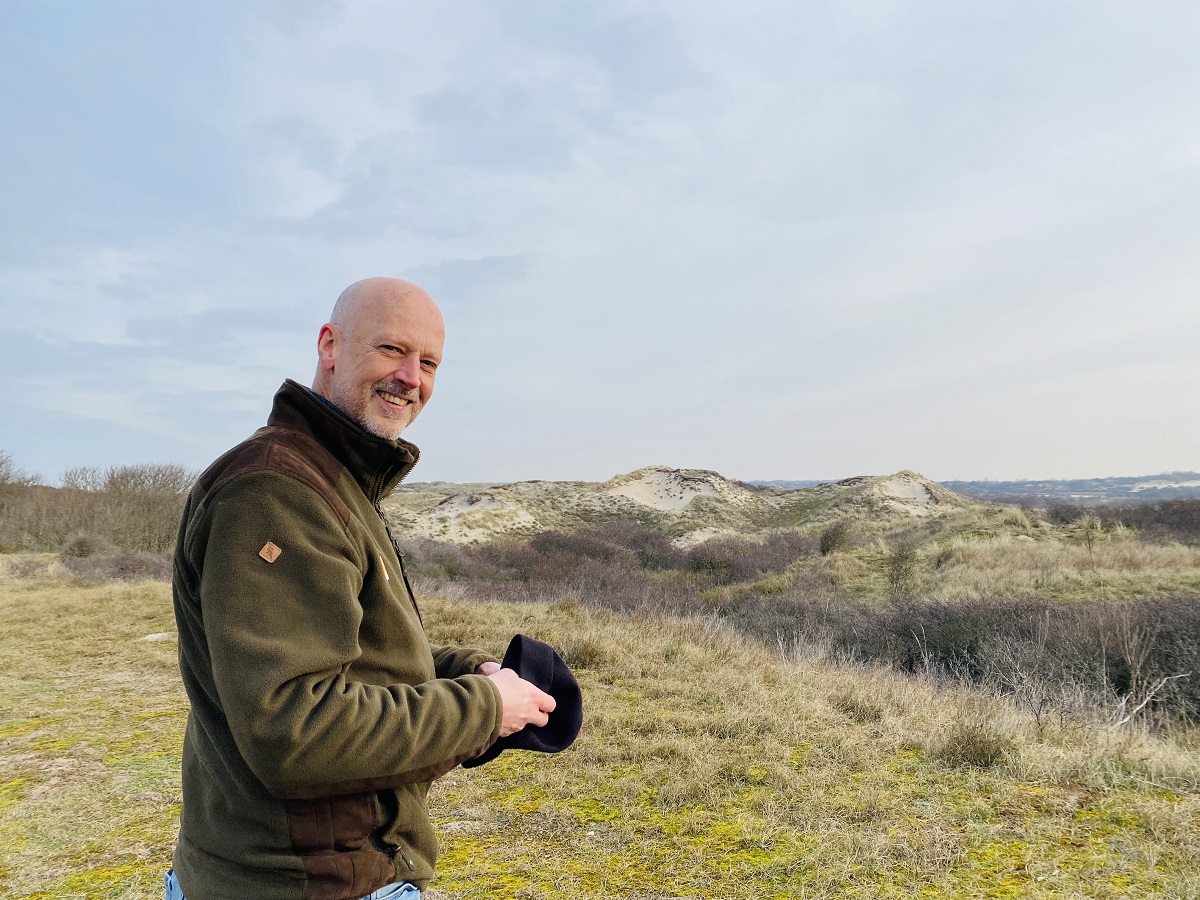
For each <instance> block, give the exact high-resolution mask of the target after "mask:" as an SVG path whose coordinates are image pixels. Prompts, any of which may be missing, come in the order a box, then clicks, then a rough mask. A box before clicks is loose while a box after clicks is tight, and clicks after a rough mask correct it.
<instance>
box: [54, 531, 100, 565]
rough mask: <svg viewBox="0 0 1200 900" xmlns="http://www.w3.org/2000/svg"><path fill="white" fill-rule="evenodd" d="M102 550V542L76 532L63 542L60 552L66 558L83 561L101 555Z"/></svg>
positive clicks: (91, 536)
mask: <svg viewBox="0 0 1200 900" xmlns="http://www.w3.org/2000/svg"><path fill="white" fill-rule="evenodd" d="M102 549H103V547H102V544H101V542H100V541H99V540H97V539H96V538H95V537H94V536H93V535H90V534H87V533H84V532H76V533H75V534H73V535H71V536H70V537H69V538H67V539H66V540H65V541H64V542H63V545H62V547H60V548H59V551H58V552H59V553H61V554H62V555H63V556H66V557H77V558H79V559H83V558H85V557H88V556H93V555H95V554H97V553H99V552H100V551H101V550H102Z"/></svg>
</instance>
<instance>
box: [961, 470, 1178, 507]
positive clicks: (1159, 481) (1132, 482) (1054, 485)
mask: <svg viewBox="0 0 1200 900" xmlns="http://www.w3.org/2000/svg"><path fill="white" fill-rule="evenodd" d="M940 483H941V485H942V486H943V487H946V488H949V489H950V490H952V491H954V492H955V493H958V494H962V495H964V496H967V497H975V498H977V499H980V500H991V501H997V500H1011V499H1013V498H1015V497H1038V498H1041V499H1043V500H1046V501H1047V502H1056V501H1057V502H1063V503H1088V502H1091V503H1104V502H1109V501H1113V500H1141V501H1152V502H1153V501H1159V500H1176V499H1180V498H1189V497H1200V473H1198V472H1164V473H1163V474H1161V475H1138V476H1132V477H1113V478H1071V479H1043V480H1038V481H943V482H940Z"/></svg>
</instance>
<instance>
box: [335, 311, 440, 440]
mask: <svg viewBox="0 0 1200 900" xmlns="http://www.w3.org/2000/svg"><path fill="white" fill-rule="evenodd" d="M444 340H445V331H444V327H443V325H442V319H441V316H440V315H439V314H438V313H437V310H436V308H435V307H433V305H432V303H429V304H425V303H423V302H418V301H415V300H412V301H408V302H404V301H391V302H383V303H379V304H372V305H371V307H370V308H366V309H363V310H361V311H360V313H359V314H358V315H356V316H354V318H353V320H352V321H351V322H350V323H348V324H347V326H346V327H345V328H339V327H338V326H336V325H326V326H324V327H323V328H322V329H321V335H320V337H319V338H318V351H319V353H320V356H321V365H322V366H323V367H324V368H325V369H326V370H327V372H328V374H329V380H328V393H327V396H328V397H329V399H330V400H332V401H333V402H334V403H335V404H336V405H337V406H338V407H340V408H341V409H343V410H345V411H346V412H347V413H349V414H350V416H351V417H353V418H354V419H355V421H357V422H358V423H359V424H360V425H362V426H363V428H365V429H367V431H369V432H371V433H372V434H375V435H378V436H379V437H382V438H387V439H388V440H395V439H396V438H398V437H399V436H400V433H401V432H403V431H404V429H405V428H407V427H408V425H409V423H411V422H412V420H413V419H415V418H416V417H417V415H418V414H419V413H420V412H421V410H422V409H423V408H424V406H425V404H426V403H427V402H428V401H429V398H430V396H431V395H432V394H433V380H434V375H435V373H436V371H437V367H438V365H439V364H440V363H441V361H442V344H443V342H444Z"/></svg>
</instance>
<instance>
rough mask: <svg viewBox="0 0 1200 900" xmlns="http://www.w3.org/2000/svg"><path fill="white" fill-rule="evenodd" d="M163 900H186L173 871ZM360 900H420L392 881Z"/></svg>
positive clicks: (165, 879)
mask: <svg viewBox="0 0 1200 900" xmlns="http://www.w3.org/2000/svg"><path fill="white" fill-rule="evenodd" d="M163 900H187V898H186V897H184V896H183V888H181V887H180V886H179V879H178V878H176V877H175V870H174V869H168V870H167V874H166V875H164V876H163ZM362 900H421V892H420V891H419V890H417V887H416V885H414V884H412V883H411V882H408V881H393V882H392V883H391V884H385V885H384V886H383V887H381V888H380V889H379V890H377V891H371V893H369V894H367V896H365V897H363V898H362Z"/></svg>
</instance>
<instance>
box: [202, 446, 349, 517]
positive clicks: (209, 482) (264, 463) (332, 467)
mask: <svg viewBox="0 0 1200 900" xmlns="http://www.w3.org/2000/svg"><path fill="white" fill-rule="evenodd" d="M344 471H345V469H344V467H343V466H342V464H341V463H340V462H338V460H337V459H336V458H335V457H334V456H333V454H332V453H330V452H329V451H328V450H326V449H325V448H324V447H322V446H321V444H320V443H318V442H317V440H316V439H315V438H313V437H311V436H309V435H307V434H304V433H303V432H300V431H296V430H294V429H291V428H279V427H276V426H271V425H268V426H266V427H265V428H260V429H258V431H256V432H255V433H254V434H253V435H252V436H251V437H250V439H249V440H247V441H245V442H244V443H241V444H239V445H238V446H236V447H234V448H233V449H232V450H230V451H229V452H228V453H226V454H225V455H224V456H222V457H221V458H220V459H218V460H217V461H216V462H214V463H213V464H212V465H211V466H209V467H208V469H207V470H206V471H205V472H204V474H203V475H201V476H200V484H199V486H200V489H201V490H202V492H203V493H204V494H205V495H206V496H208V497H210V498H211V497H212V496H213V495H214V494H216V493H217V492H218V491H220V490H221V488H223V487H225V485H227V484H229V482H230V481H232V480H233V479H234V478H237V477H238V476H239V475H250V474H254V473H256V472H274V473H277V474H279V475H285V476H287V477H288V478H294V479H295V480H296V481H299V482H300V483H301V484H304V485H307V486H308V487H310V488H312V489H313V490H314V491H316V492H317V493H318V494H320V495H321V498H322V499H323V500H324V501H325V502H326V503H327V504H328V505H329V507H330V508H331V509H332V510H333V511H334V512H335V513H336V514H337V517H338V519H339V520H341V523H342V525H346V524H347V523H348V522H349V521H350V508H349V507H348V506H346V503H345V501H344V500H342V498H341V497H339V496H338V492H337V487H336V485H337V481H338V479H339V478H340V477H341V476H342V473H343V472H344Z"/></svg>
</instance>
